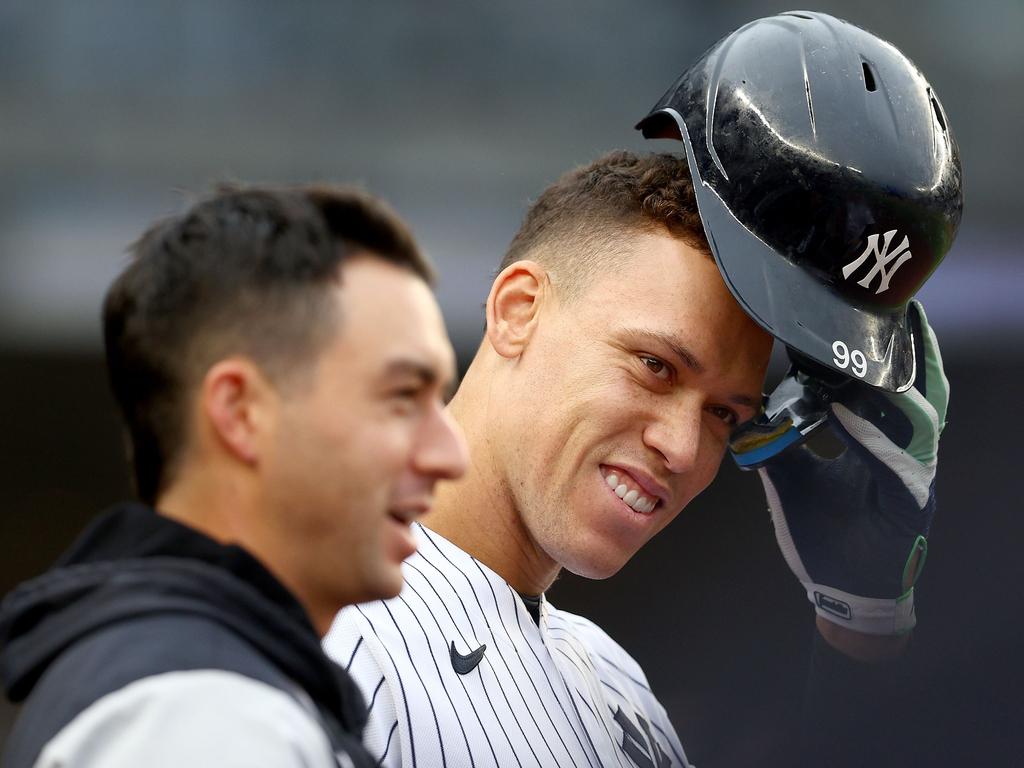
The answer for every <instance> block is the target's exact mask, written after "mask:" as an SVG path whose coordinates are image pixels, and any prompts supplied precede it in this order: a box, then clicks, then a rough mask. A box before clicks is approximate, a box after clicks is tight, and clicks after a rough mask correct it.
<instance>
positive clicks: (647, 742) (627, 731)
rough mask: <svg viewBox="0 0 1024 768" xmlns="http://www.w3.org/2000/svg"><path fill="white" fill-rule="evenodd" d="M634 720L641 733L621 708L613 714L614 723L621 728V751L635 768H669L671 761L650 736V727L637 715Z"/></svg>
mask: <svg viewBox="0 0 1024 768" xmlns="http://www.w3.org/2000/svg"><path fill="white" fill-rule="evenodd" d="M636 719H637V721H638V722H639V723H640V728H643V731H641V730H640V728H637V727H636V725H635V724H634V723H633V721H632V720H630V719H629V715H627V714H626V713H625V712H623V711H622V707H619V708H618V709H617V710H616V712H615V722H616V723H618V724H619V727H620V728H622V751H623V752H625V753H626V756H627V757H629V759H630V760H632V761H633V762H634V763H635V764H636V766H637V768H670V766H671V765H672V761H671V760H670V759H669V757H668V756H667V755H666V754H665V753H664V752H662V751H661V745H660V744H658V741H657V739H655V738H654V736H653V735H652V734H651V726H649V725H648V724H647V721H646V720H644V719H643V718H642V717H640V714H639V713H637V715H636ZM645 737H646V738H645Z"/></svg>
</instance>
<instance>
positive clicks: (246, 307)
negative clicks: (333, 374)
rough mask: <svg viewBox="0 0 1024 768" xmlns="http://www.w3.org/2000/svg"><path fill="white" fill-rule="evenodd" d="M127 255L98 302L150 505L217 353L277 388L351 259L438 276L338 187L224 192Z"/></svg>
mask: <svg viewBox="0 0 1024 768" xmlns="http://www.w3.org/2000/svg"><path fill="white" fill-rule="evenodd" d="M129 250H130V252H131V254H132V257H133V258H132V261H131V263H130V264H129V266H128V267H127V268H126V269H125V270H124V272H122V273H121V275H120V276H119V277H118V278H117V279H116V280H115V281H114V283H113V285H111V287H110V289H109V290H108V292H107V296H106V299H105V301H104V304H103V333H104V342H105V345H106V357H107V370H108V373H109V376H110V382H111V388H112V389H113V392H114V397H115V399H116V400H117V403H118V405H119V407H120V409H121V412H122V416H123V418H124V420H125V424H126V426H127V431H128V440H129V450H130V460H131V464H132V468H133V471H134V478H135V486H136V491H137V493H138V495H139V497H140V499H142V500H143V501H145V502H147V503H150V504H152V503H154V502H155V501H156V499H157V497H158V496H159V495H160V493H161V492H162V491H164V490H165V489H166V488H167V486H168V484H169V482H170V481H171V479H172V478H173V475H174V472H175V470H176V464H177V462H178V461H179V459H180V458H181V454H182V449H183V447H184V445H185V441H186V439H187V437H188V435H187V408H188V404H189V399H190V397H191V394H192V391H193V390H194V388H195V387H196V386H197V385H198V383H199V382H200V381H202V378H203V376H205V374H206V371H207V370H209V368H210V366H211V365H213V364H214V363H215V362H217V360H219V359H222V358H223V357H225V356H228V355H231V354H242V355H246V356H248V357H250V358H251V359H252V360H253V361H254V362H256V364H257V365H259V366H260V368H261V369H262V370H263V371H264V372H265V373H266V374H267V376H268V378H270V379H271V381H273V382H275V384H280V383H282V382H283V381H284V380H285V379H286V378H287V377H289V376H291V375H293V373H294V372H295V371H304V370H307V369H308V368H309V366H308V365H303V363H304V362H311V361H312V360H313V359H315V357H316V355H317V353H318V352H319V351H320V349H321V348H322V347H323V345H324V344H325V343H326V342H327V341H328V340H329V339H330V338H331V336H332V333H333V330H332V329H333V328H334V327H335V321H336V311H337V307H336V302H334V300H333V298H332V297H331V293H330V289H331V287H332V286H335V285H337V284H338V282H339V280H340V279H341V275H340V271H341V266H342V265H343V264H344V263H345V262H346V261H347V260H348V259H350V258H352V257H354V256H359V255H361V254H367V255H371V256H373V257H375V258H380V259H383V260H385V261H387V262H390V263H393V264H396V265H398V266H401V267H403V268H406V269H409V270H410V271H411V272H413V273H414V274H416V275H418V276H419V277H421V278H423V279H424V280H425V281H426V282H428V283H432V281H433V271H432V269H431V266H430V264H429V262H428V261H427V260H426V258H425V256H424V255H423V253H422V252H421V251H420V249H419V247H418V246H417V245H416V242H415V240H413V237H412V235H411V233H410V232H409V230H408V228H407V227H406V225H405V224H404V223H403V222H402V220H401V219H399V218H398V216H397V215H396V214H395V213H394V212H393V211H392V210H391V209H390V208H388V207H387V206H386V205H385V204H384V203H382V202H381V201H379V200H377V199H375V198H373V197H371V196H370V195H368V194H366V193H365V192H362V191H360V190H356V189H348V188H342V187H328V186H311V187H295V188H273V187H238V186H231V187H226V186H225V187H220V188H219V189H218V190H217V191H216V193H214V194H213V195H211V196H210V197H209V198H207V199H205V200H203V201H201V202H199V203H197V204H196V205H194V206H193V207H192V208H191V209H190V210H188V211H186V212H185V213H184V214H183V215H181V216H177V217H174V218H171V219H167V220H164V221H161V222H158V223H157V224H155V225H154V226H152V227H151V228H150V229H149V230H147V231H146V232H145V233H144V234H143V235H142V237H141V238H139V240H138V241H137V242H136V243H135V244H134V245H132V246H131V247H130V249H129Z"/></svg>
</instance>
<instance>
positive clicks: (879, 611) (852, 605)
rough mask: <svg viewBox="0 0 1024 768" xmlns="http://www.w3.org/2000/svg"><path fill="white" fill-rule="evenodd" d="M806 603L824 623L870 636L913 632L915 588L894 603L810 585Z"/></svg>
mask: <svg viewBox="0 0 1024 768" xmlns="http://www.w3.org/2000/svg"><path fill="white" fill-rule="evenodd" d="M804 586H805V587H806V588H807V599H808V600H810V601H811V602H812V603H814V610H815V613H817V614H818V615H819V616H821V617H822V618H823V619H827V620H828V621H831V622H832V623H833V624H838V625H839V626H841V627H846V628H847V629H852V630H854V631H856V632H863V633H865V634H868V635H902V634H905V633H907V632H909V631H910V630H911V629H913V628H914V625H915V624H916V623H917V615H916V614H915V613H914V590H913V588H911V589H909V590H907V592H906V593H905V594H904V595H902V596H901V597H898V598H896V599H895V600H885V599H880V598H874V597H861V596H859V595H851V594H850V593H849V592H843V591H842V590H841V589H835V588H834V587H826V586H824V585H821V584H814V583H807V584H805V585H804Z"/></svg>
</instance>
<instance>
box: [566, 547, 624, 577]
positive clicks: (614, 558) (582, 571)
mask: <svg viewBox="0 0 1024 768" xmlns="http://www.w3.org/2000/svg"><path fill="white" fill-rule="evenodd" d="M633 554H635V553H633V552H630V553H628V554H624V553H621V552H609V553H606V554H603V555H602V556H600V557H595V556H594V553H592V552H587V553H583V554H581V555H580V556H579V557H573V558H572V560H571V561H569V562H566V563H563V564H562V567H563V568H564V569H565V570H567V571H569V573H573V574H575V575H577V576H582V577H583V578H585V579H594V580H601V579H607V578H610V577H612V576H614V575H615V574H616V573H618V572H619V571H621V570H622V567H623V566H624V565H625V564H626V563H628V562H629V559H630V558H631V557H632V556H633Z"/></svg>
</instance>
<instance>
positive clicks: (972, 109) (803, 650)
mask: <svg viewBox="0 0 1024 768" xmlns="http://www.w3.org/2000/svg"><path fill="white" fill-rule="evenodd" d="M815 9H816V10H822V11H826V12H829V13H833V14H834V15H837V16H840V17H843V18H846V19H848V20H850V21H852V22H854V23H856V24H859V25H860V26H864V27H866V28H868V29H870V30H872V31H874V32H876V33H878V34H880V35H881V36H883V37H885V38H887V39H889V40H891V41H892V42H894V43H896V44H897V45H898V46H899V47H900V48H901V49H902V50H903V51H904V52H905V53H906V54H908V55H909V56H910V57H911V58H912V59H913V60H914V61H915V62H916V63H917V64H918V66H920V67H921V68H922V70H923V71H924V72H925V73H926V75H927V77H928V78H929V80H930V81H931V84H932V85H933V87H934V88H935V89H936V91H937V93H938V94H939V96H940V97H941V99H942V102H943V105H944V107H945V110H946V113H947V115H948V117H949V120H950V123H951V125H952V128H953V131H954V134H955V136H956V137H957V139H958V141H959V144H960V149H961V154H962V159H963V163H964V167H965V176H966V209H965V215H964V219H963V225H962V228H961V232H960V236H959V239H958V240H957V243H956V245H955V246H954V248H953V250H952V252H951V253H950V255H949V257H948V258H947V261H946V262H945V263H944V264H943V266H942V267H941V268H940V269H939V271H938V272H937V273H936V275H935V276H934V278H933V279H932V280H931V282H930V283H929V284H928V285H927V286H926V288H925V289H924V292H923V299H924V300H925V302H926V305H927V307H928V310H929V317H930V319H931V321H932V323H933V325H934V327H935V328H936V329H937V332H938V334H939V338H940V339H941V340H942V343H943V352H944V355H945V358H946V361H947V370H948V373H949V377H950V379H951V380H952V391H953V404H952V408H951V411H950V420H949V427H948V430H947V432H946V434H945V436H944V438H943V444H942V451H941V453H940V456H941V471H940V482H939V493H940V504H939V511H938V516H937V518H936V522H935V526H934V528H933V532H932V537H931V554H930V556H929V560H928V567H927V569H926V571H925V574H924V577H923V580H922V582H921V583H920V585H919V588H918V614H919V617H920V624H919V628H918V630H917V631H916V632H915V637H914V641H913V642H914V652H913V654H912V655H911V657H910V658H909V660H908V661H907V662H906V664H905V665H904V666H905V671H906V672H907V673H908V674H907V678H906V679H907V691H906V694H907V695H906V700H905V701H902V700H901V704H900V706H899V707H898V708H894V711H895V712H896V714H895V720H894V726H895V727H896V728H898V729H899V730H901V732H903V733H904V735H905V736H906V737H907V739H908V740H909V741H910V742H911V743H913V744H914V747H913V753H914V755H915V756H916V757H917V758H919V759H920V762H921V764H927V765H943V766H944V765H950V766H952V765H958V766H959V765H988V766H992V765H1024V748H1022V747H1020V746H1019V742H1018V738H1019V736H1018V734H1017V731H1018V730H1019V728H1020V723H1021V722H1022V716H1024V702H1022V695H1021V684H1022V683H1024V674H1022V669H1024V664H1022V662H1021V661H1020V658H1019V653H1020V649H1021V648H1022V647H1024V644H1022V640H1024V621H1022V619H1021V615H1020V614H1021V610H1022V608H1024V599H1022V597H1024V595H1022V593H1024V586H1022V585H1024V578H1022V577H1024V566H1022V564H1021V557H1020V555H1019V549H1020V544H1021V542H1022V533H1024V517H1022V515H1021V512H1022V511H1024V509H1022V505H1021V503H1020V501H1019V499H1020V489H1019V484H1018V482H1017V481H1014V480H1013V479H1012V474H1011V467H1010V461H1011V457H1012V456H1013V455H1015V454H1016V450H1017V448H1018V446H1019V444H1020V439H1019V436H1018V435H1019V427H1017V426H1015V422H1014V421H1013V418H1014V414H1015V410H1014V408H1015V406H1014V403H1015V402H1017V401H1018V400H1020V395H1019V392H1020V389H1021V387H1020V384H1019V382H1020V381H1021V379H1019V378H1018V376H1024V344H1022V341H1024V301H1022V300H1021V297H1020V295H1019V294H1020V292H1021V290H1022V288H1024V282H1022V277H1024V268H1022V262H1021V259H1020V256H1019V250H1020V246H1019V243H1020V242H1021V240H1022V237H1024V216H1022V214H1024V210H1022V206H1021V202H1020V193H1019V188H1020V184H1019V174H1020V173H1021V171H1022V168H1021V161H1020V155H1019V154H1018V153H1019V148H1018V145H1019V143H1020V139H1019V136H1020V131H1021V126H1022V125H1024V45H1022V44H1021V35H1022V33H1024V4H1022V2H1021V0H975V2H972V3H964V2H961V1H960V0H923V1H922V2H919V3H915V4H910V3H891V2H886V3H883V2H874V3H872V2H855V1H854V0H847V1H845V2H819V3H818V4H817V5H816V6H815ZM781 10H786V8H785V7H784V6H780V5H778V4H771V3H767V2H759V1H756V0H734V1H733V2H728V3H710V2H707V3H705V2H681V1H679V0H676V1H673V2H669V1H668V0H642V1H640V2H624V1H623V0H617V1H616V0H590V2H586V3H583V2H578V3H568V2H550V0H549V1H548V2H539V1H538V0H517V1H516V2H511V1H509V0H491V1H490V2H479V3H473V2H435V3H425V2H412V1H411V0H392V1H391V2H387V3H363V2H353V1H351V0H319V1H317V2H314V1H307V2H290V3H279V2H271V0H218V1H217V2H209V1H208V0H149V1H148V2H146V3H133V2H127V0H91V2H85V3H83V2H76V1H74V0H65V1H63V2H60V1H56V0H55V1H52V2H51V1H48V0H34V1H31V2H30V1H27V0H26V1H24V2H18V1H14V0H2V1H0V178H2V179H3V183H2V184H0V483H2V487H3V497H2V498H3V510H2V514H0V592H3V593H6V592H7V591H8V590H9V589H10V588H11V587H13V586H14V584H15V583H17V582H18V581H20V580H22V579H24V578H26V577H29V576H31V575H34V574H36V573H38V572H40V571H42V570H43V569H44V568H45V567H46V566H47V565H48V564H49V563H50V562H51V561H52V560H53V559H54V557H55V556H56V555H57V554H58V553H59V552H60V551H61V550H62V549H63V548H64V547H65V546H66V545H67V544H68V543H69V541H70V540H71V539H72V538H73V537H74V535H75V534H76V533H77V532H78V531H79V530H80V529H81V527H82V526H83V525H84V524H85V523H86V522H87V521H88V520H89V519H90V517H91V516H92V515H94V514H95V513H96V512H97V511H98V510H99V509H101V508H102V507H104V506H105V505H107V504H109V503H110V502H112V501H115V500H117V499H119V498H122V497H124V496H126V495H128V494H129V493H130V485H129V480H128V473H127V469H126V466H125V462H124V459H123V457H122V451H121V438H120V433H119V425H118V423H117V419H116V415H115V413H114V409H113V403H112V400H111V398H110V397H109V395H108V394H107V391H106V381H105V374H104V370H103V364H102V351H101V345H100V333H99V321H98V316H99V305H100V302H101V298H102V295H103V292H104V290H105V288H106V286H107V284H108V283H109V282H110V281H111V279H112V278H113V276H114V275H115V274H116V273H117V272H118V271H119V270H120V268H121V267H122V266H123V265H124V264H125V255H124V250H125V247H126V246H127V245H128V244H129V243H130V242H131V241H132V240H133V239H134V238H135V237H136V236H137V235H138V234H139V233H140V232H141V231H142V229H143V228H144V227H145V226H146V225H147V224H148V223H149V222H150V221H152V220H153V219H154V218H157V217H160V216H165V215H168V214H173V213H176V212H179V211H181V210H182V209H183V207H185V206H186V205H187V204H188V202H189V201H190V200H191V199H193V197H194V195H195V194H197V193H201V192H203V191H204V190H207V189H208V188H209V186H210V185H211V184H212V183H213V182H216V181H218V180H224V179H228V180H240V181H275V182H301V181H311V180H329V181H344V182H357V183H360V184H363V185H365V186H366V187H367V188H368V189H369V190H370V191H372V192H374V193H376V194H378V195H381V196H383V197H384V198H386V199H387V200H389V201H390V202H391V203H392V204H393V205H394V206H395V207H396V208H397V209H398V211H399V212H401V214H402V215H403V216H404V217H405V218H406V219H407V220H408V221H409V222H411V224H412V225H413V229H414V231H415V232H416V234H417V235H418V237H419V239H420V240H421V241H422V243H423V244H424V245H425V246H426V248H427V250H428V251H429V252H430V253H431V255H432V256H433V258H434V259H435V261H436V262H437V263H438V265H439V267H440V272H441V276H442V279H441V282H440V287H439V295H440V299H441V302H442V306H443V309H444V311H445V313H446V317H447V320H448V323H449V329H450V331H451V334H452V336H453V338H454V339H455V342H456V346H457V349H458V351H459V353H460V358H461V362H462V363H463V364H465V363H466V362H468V360H469V358H470V356H471V354H472V352H473V350H474V348H475V345H476V343H477V342H478V341H479V337H480V332H481V328H482V311H481V305H482V302H483V300H484V298H485V296H486V292H487V288H488V286H489V282H490V278H491V276H492V274H493V271H494V268H495V266H496V265H497V263H498V261H499V259H500V257H501V255H502V252H503V249H504V248H505V246H506V245H507V244H508V242H509V240H510V239H511V237H512V235H513V233H514V232H515V230H516V228H517V226H518V223H519V221H520V218H521V216H522V214H523V212H524V211H525V208H526V206H527V204H528V203H529V201H530V200H531V199H532V198H533V197H535V196H536V195H537V194H538V193H539V192H540V191H541V190H542V189H543V188H544V186H545V185H546V184H547V183H549V182H550V181H553V180H554V179H555V178H556V177H557V176H559V175H560V174H561V173H562V172H563V171H565V170H566V169H568V168H570V167H571V166H573V165H576V164H580V163H584V162H587V161H589V160H591V159H593V158H594V157H595V156H597V155H598V154H600V153H601V152H603V151H605V150H608V149H611V148H615V147H626V148H632V149H639V150H647V149H658V150H661V151H679V150H680V149H681V145H675V144H671V143H669V142H656V143H650V142H646V143H645V142H644V141H643V140H642V139H641V138H640V136H639V135H638V134H637V133H636V132H635V131H633V130H632V126H633V124H634V123H635V122H636V121H637V120H638V119H639V118H640V117H642V116H643V115H644V114H646V111H647V109H648V108H649V107H650V106H651V105H652V104H654V102H655V101H656V100H657V99H658V97H660V96H661V94H662V93H663V92H664V91H665V90H666V89H667V88H668V86H669V85H670V84H671V83H672V81H673V80H674V79H675V78H676V76H677V75H679V74H680V73H681V72H682V70H683V69H685V68H686V66H687V65H688V64H689V63H691V62H692V61H693V60H694V59H695V58H696V57H697V56H698V55H699V54H700V53H701V52H702V51H703V50H704V49H706V48H707V47H708V46H709V45H711V44H712V43H713V42H715V41H716V40H717V39H718V38H720V37H721V36H723V35H725V34H727V33H728V32H730V31H731V30H732V29H734V28H735V27H737V26H739V25H741V24H742V23H744V22H746V21H749V20H751V19H754V18H757V17H759V16H765V15H769V14H772V13H775V12H778V11H781ZM1014 157H1017V158H1018V159H1017V160H1014V159H1013V158H1014ZM1008 419H1009V421H1008ZM550 597H551V599H552V601H553V602H555V603H556V604H558V605H559V606H560V607H563V608H568V609H572V610H575V611H578V612H581V613H584V614H586V615H589V616H590V617H592V618H594V619H595V620H597V621H598V622H599V623H600V624H602V625H603V626H604V627H605V628H606V629H607V630H608V631H609V632H610V633H611V634H612V635H613V636H614V637H615V638H616V639H618V640H619V641H620V642H621V643H622V645H624V646H625V647H626V648H627V649H628V650H629V651H630V652H632V653H633V655H634V656H635V657H636V658H637V659H638V660H639V662H640V663H641V665H642V666H643V667H644V668H645V670H646V671H647V674H648V677H649V678H650V680H651V682H652V684H653V687H654V690H655V692H656V693H658V694H659V695H660V697H661V700H662V701H663V703H664V704H665V706H666V707H667V709H668V710H669V713H670V714H671V716H672V717H673V720H674V722H675V724H676V727H677V729H678V730H679V732H680V735H681V738H682V740H683V743H684V745H685V746H686V749H687V752H688V754H689V757H690V759H691V760H692V761H693V762H695V763H696V764H698V765H701V766H747V765H786V764H787V755H788V754H789V749H790V745H791V740H792V731H793V727H794V724H795V722H796V712H797V708H798V706H799V701H800V695H801V688H802V685H803V679H804V675H805V671H806V665H807V655H808V649H809V647H810V642H811V637H812V614H811V609H810V606H809V605H808V604H807V603H806V601H805V598H804V596H803V594H802V591H801V589H800V587H799V585H798V583H797V582H796V581H795V579H793V577H792V576H791V575H790V573H789V571H788V570H787V568H786V566H785V564H784V562H783V560H782V558H781V557H780V556H779V554H778V552H777V550H776V546H775V543H774V538H773V534H772V529H771V524H770V520H769V517H768V515H767V512H766V511H765V504H764V501H763V498H762V496H761V491H760V486H759V484H758V483H757V480H756V477H754V476H752V475H745V474H741V473H739V472H738V471H737V470H736V469H735V468H734V467H733V466H732V465H731V464H729V463H728V462H727V463H725V464H723V469H722V472H721V475H720V477H719V479H718V480H717V481H716V483H715V484H714V485H713V486H712V488H711V489H710V490H709V491H708V492H706V493H705V495H704V496H702V497H701V498H700V499H698V500H697V502H695V503H694V504H693V505H691V506H690V507H689V508H688V509H687V510H686V512H684V514H683V515H681V516H680V517H679V519H678V520H677V521H676V522H675V523H674V524H673V525H672V526H670V527H669V528H668V529H667V530H666V532H664V533H663V534H662V535H661V536H660V537H658V538H657V539H655V540H654V541H653V542H652V543H651V544H650V545H649V546H648V547H647V549H645V550H644V551H643V552H642V553H641V554H640V555H639V556H638V557H636V558H635V560H634V561H633V562H632V563H630V564H629V565H628V566H627V567H626V568H625V569H624V570H623V571H622V572H621V573H620V574H618V575H617V576H615V577H613V578H612V579H610V580H608V581H605V582H585V581H583V580H581V579H577V578H575V577H571V576H566V577H564V578H563V579H561V580H560V581H559V582H558V583H557V584H556V586H555V587H554V588H553V590H552V592H551V593H550ZM13 714H14V710H13V708H11V707H9V706H8V705H6V704H0V740H2V738H3V734H4V733H5V732H6V729H7V728H8V727H9V724H10V720H11V718H12V717H13ZM864 738H866V739H870V738H874V736H873V735H872V734H865V736H864ZM838 746H839V748H841V745H838Z"/></svg>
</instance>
